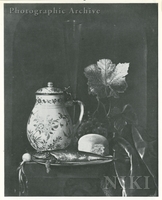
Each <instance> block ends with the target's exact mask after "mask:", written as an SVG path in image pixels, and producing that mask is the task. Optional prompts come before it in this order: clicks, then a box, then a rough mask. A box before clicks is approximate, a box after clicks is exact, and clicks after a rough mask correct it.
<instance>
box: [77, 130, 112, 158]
mask: <svg viewBox="0 0 162 200" xmlns="http://www.w3.org/2000/svg"><path fill="white" fill-rule="evenodd" d="M78 150H79V151H84V152H90V153H95V154H98V155H102V156H106V155H108V154H109V144H108V141H107V139H106V138H105V137H104V136H102V135H98V134H87V135H84V136H82V137H81V138H80V139H79V141H78Z"/></svg>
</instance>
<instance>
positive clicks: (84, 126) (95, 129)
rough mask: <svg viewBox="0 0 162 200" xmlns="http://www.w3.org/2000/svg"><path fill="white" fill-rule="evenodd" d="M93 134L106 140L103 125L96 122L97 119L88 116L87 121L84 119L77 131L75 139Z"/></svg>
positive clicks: (105, 131)
mask: <svg viewBox="0 0 162 200" xmlns="http://www.w3.org/2000/svg"><path fill="white" fill-rule="evenodd" d="M89 133H93V134H100V135H103V136H105V137H106V138H107V134H108V132H107V128H106V127H105V125H104V124H103V123H101V122H99V121H98V120H97V118H95V117H92V116H91V115H90V114H88V116H87V119H84V120H83V122H82V123H81V125H80V126H79V128H78V130H77V138H78V139H79V138H80V137H82V136H83V135H86V134H89Z"/></svg>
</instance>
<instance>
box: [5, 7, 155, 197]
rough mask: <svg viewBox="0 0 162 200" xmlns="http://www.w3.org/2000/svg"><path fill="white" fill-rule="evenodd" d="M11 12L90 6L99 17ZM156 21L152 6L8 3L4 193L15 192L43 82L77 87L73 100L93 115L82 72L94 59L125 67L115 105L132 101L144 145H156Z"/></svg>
mask: <svg viewBox="0 0 162 200" xmlns="http://www.w3.org/2000/svg"><path fill="white" fill-rule="evenodd" d="M15 7H17V8H18V9H20V10H21V9H51V8H53V7H55V8H56V9H58V8H61V9H65V10H66V11H68V10H69V9H70V8H73V9H79V8H80V9H82V8H83V7H85V8H89V7H90V8H91V9H99V10H101V13H100V14H68V12H67V14H51V15H50V16H48V15H45V14H40V15H38V16H34V15H33V14H16V13H10V8H15ZM74 20H75V22H74ZM157 22H158V21H157V4H98V5H97V4H90V5H88V4H81V5H79V4H62V5H59V4H5V6H4V36H5V37H4V47H5V52H4V53H5V63H4V64H5V66H4V69H5V169H6V173H5V176H6V185H5V186H6V187H5V189H6V195H14V194H15V193H14V189H15V187H16V186H14V185H15V184H16V183H17V182H16V178H17V177H16V176H17V174H16V167H17V166H18V165H19V162H20V161H21V156H22V154H23V153H24V152H26V150H30V149H31V147H30V145H29V142H28V141H27V138H26V123H27V120H28V117H29V114H30V112H31V110H32V108H33V106H34V103H35V91H36V90H37V89H39V88H41V87H44V86H46V84H47V82H48V81H53V83H54V86H55V87H60V88H64V87H65V86H66V87H67V86H71V90H72V92H75V90H74V88H75V86H77V87H76V88H77V89H76V93H75V94H74V95H76V97H77V99H80V100H82V101H83V102H84V104H85V108H86V110H90V111H92V110H94V109H95V107H96V100H95V98H94V97H93V96H89V95H88V89H87V79H86V78H85V76H84V74H83V71H84V68H85V67H86V66H88V65H90V64H94V63H96V62H97V61H98V60H99V59H102V58H108V59H111V60H112V62H113V63H115V64H118V63H119V62H120V63H124V62H129V63H130V68H129V75H128V76H127V78H126V80H127V83H128V89H127V90H126V92H125V93H124V94H121V95H120V98H119V99H118V100H114V103H116V104H117V105H118V106H119V107H122V106H123V105H125V104H127V103H130V104H131V105H132V106H133V108H134V110H135V111H136V113H137V116H138V119H139V124H140V126H141V127H142V129H143V130H145V131H144V132H143V137H144V138H145V139H146V140H148V141H151V140H155V139H157V136H158V132H157V83H158V80H157V73H158V67H157V66H158V51H157V50H158V43H157V42H158V41H157V39H158V29H157ZM79 24H81V25H79ZM79 26H80V27H81V28H80V29H79V28H78V27H79ZM76 67H77V68H78V74H77V76H76V74H75V69H76ZM76 77H77V85H76V84H74V83H75V78H76Z"/></svg>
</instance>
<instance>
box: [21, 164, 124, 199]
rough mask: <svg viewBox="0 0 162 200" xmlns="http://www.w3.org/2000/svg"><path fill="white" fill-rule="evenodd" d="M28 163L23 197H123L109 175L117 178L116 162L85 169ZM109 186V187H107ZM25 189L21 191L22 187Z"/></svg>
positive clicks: (84, 167) (90, 166)
mask: <svg viewBox="0 0 162 200" xmlns="http://www.w3.org/2000/svg"><path fill="white" fill-rule="evenodd" d="M50 168H51V170H50V172H49V173H47V172H46V168H45V165H43V164H38V163H36V162H27V163H25V165H24V173H25V175H26V181H27V182H26V190H25V192H24V194H22V193H21V192H20V195H21V196H105V195H106V196H121V188H120V185H119V183H118V182H117V187H116V189H114V188H113V187H112V186H111V185H110V184H109V186H108V185H107V182H106V179H105V176H109V178H112V180H113V176H115V172H114V168H113V163H112V162H111V163H104V164H95V165H83V166H51V167H50ZM107 186H108V187H107ZM20 189H21V188H20Z"/></svg>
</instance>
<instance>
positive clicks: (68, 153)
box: [50, 150, 113, 163]
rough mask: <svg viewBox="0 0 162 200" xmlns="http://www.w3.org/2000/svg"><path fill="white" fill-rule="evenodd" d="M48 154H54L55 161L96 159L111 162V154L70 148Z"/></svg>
mask: <svg viewBox="0 0 162 200" xmlns="http://www.w3.org/2000/svg"><path fill="white" fill-rule="evenodd" d="M50 154H51V155H52V156H54V158H55V159H56V162H57V163H66V162H86V161H97V160H100V161H101V160H107V161H109V162H111V161H112V160H113V156H111V155H108V156H100V155H97V154H93V153H88V152H83V151H72V150H54V151H51V152H50Z"/></svg>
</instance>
